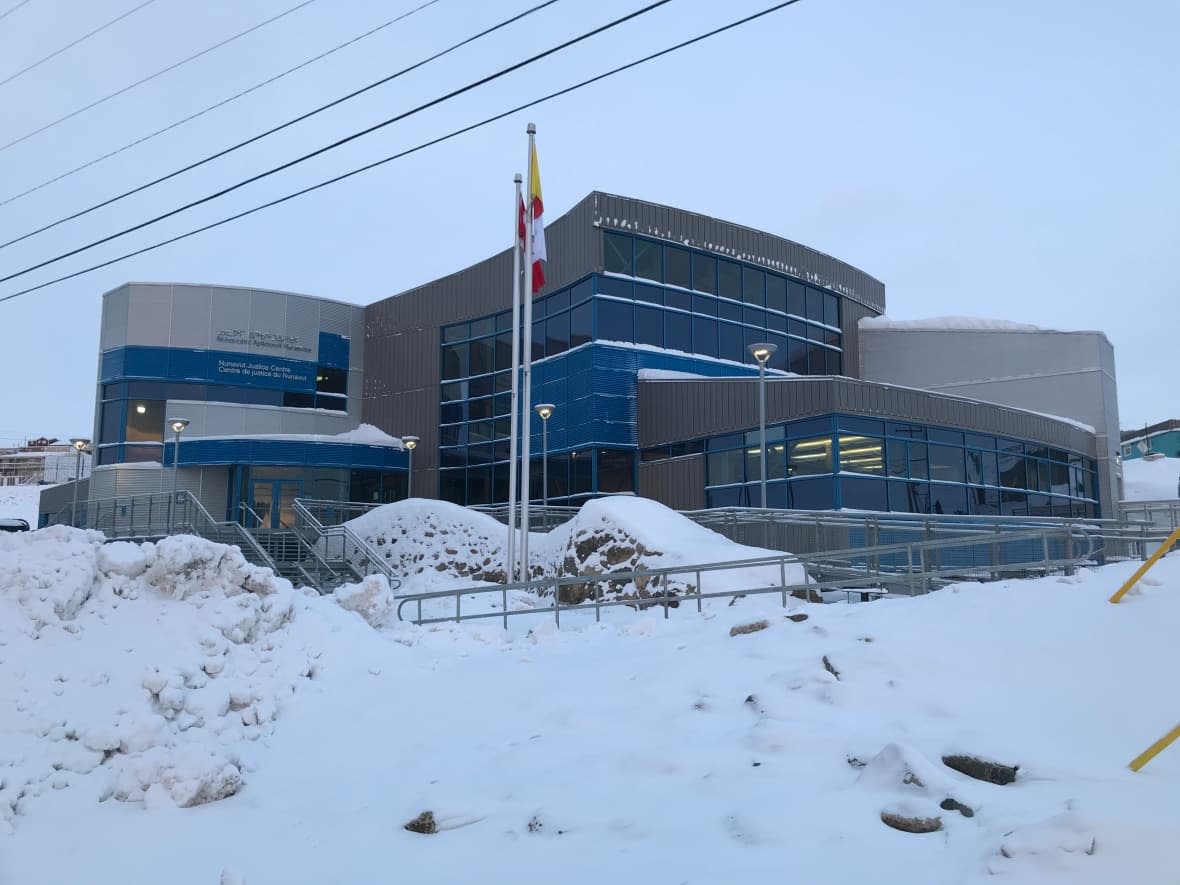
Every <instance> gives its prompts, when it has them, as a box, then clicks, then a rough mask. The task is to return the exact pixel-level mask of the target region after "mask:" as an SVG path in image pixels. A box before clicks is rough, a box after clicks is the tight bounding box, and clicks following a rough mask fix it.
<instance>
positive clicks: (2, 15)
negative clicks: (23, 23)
mask: <svg viewBox="0 0 1180 885" xmlns="http://www.w3.org/2000/svg"><path fill="white" fill-rule="evenodd" d="M28 2H29V0H20V3H18V4H16V6H10V7H9V8H8V9H6V10H4V11H3V12H0V20H3V19H6V18H8V17H9V16H10V15H12V14H13V13H14V12H16V11H17V10H18V9H20V8H21V7H22V6H24V5H25V4H26V3H28Z"/></svg>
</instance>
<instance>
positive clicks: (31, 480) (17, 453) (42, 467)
mask: <svg viewBox="0 0 1180 885" xmlns="http://www.w3.org/2000/svg"><path fill="white" fill-rule="evenodd" d="M79 469H80V470H81V477H82V478H83V479H84V478H86V477H87V476H89V475H90V455H89V454H87V453H83V455H82V459H81V465H80V467H79V461H78V453H77V452H76V451H75V450H74V448H73V447H72V446H69V445H65V444H59V443H58V441H57V440H56V439H49V438H46V437H39V438H37V439H31V440H29V441H28V442H27V443H25V445H23V446H19V447H16V448H10V449H0V486H19V485H54V484H57V483H63V482H70V481H71V480H73V479H74V478H75V476H76V475H77V473H78V471H79Z"/></svg>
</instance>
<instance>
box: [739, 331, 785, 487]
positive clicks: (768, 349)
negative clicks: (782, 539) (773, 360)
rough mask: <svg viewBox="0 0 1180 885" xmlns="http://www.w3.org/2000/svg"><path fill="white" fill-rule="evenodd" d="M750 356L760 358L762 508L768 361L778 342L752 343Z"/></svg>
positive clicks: (759, 433)
mask: <svg viewBox="0 0 1180 885" xmlns="http://www.w3.org/2000/svg"><path fill="white" fill-rule="evenodd" d="M746 350H748V351H749V352H750V356H752V357H754V359H756V360H758V448H759V461H760V464H761V472H760V474H759V476H760V485H761V489H762V509H763V510H765V509H766V363H767V362H768V361H769V360H770V357H771V354H773V353H774V352H775V351H776V350H778V345H777V344H751V345H750V346H749V347H747V348H746Z"/></svg>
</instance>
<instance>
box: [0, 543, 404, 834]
mask: <svg viewBox="0 0 1180 885" xmlns="http://www.w3.org/2000/svg"><path fill="white" fill-rule="evenodd" d="M386 589H388V588H386ZM308 601H309V600H308V598H307V597H305V596H304V595H303V594H301V593H298V592H296V591H295V590H294V589H293V588H292V586H291V584H290V582H288V581H286V580H285V579H282V578H278V577H276V576H275V575H274V574H273V573H272V572H270V571H269V570H266V569H260V568H258V567H256V566H254V565H251V564H250V563H249V562H247V561H246V560H245V559H244V558H243V557H242V554H241V552H240V551H239V550H238V548H236V547H227V546H225V545H221V544H214V543H212V542H209V541H205V540H202V539H200V538H196V537H192V536H176V537H170V538H165V539H163V540H162V541H160V542H159V543H157V544H151V543H145V544H131V543H127V542H118V543H113V544H104V543H103V537H102V535H101V534H99V533H97V532H87V531H82V530H78V529H72V528H68V527H65V526H55V527H51V528H48V529H44V530H42V531H38V532H29V533H21V534H11V535H0V705H2V706H3V708H4V709H5V710H6V711H8V712H7V713H6V718H5V720H4V724H3V727H2V728H0V737H3V738H4V748H5V753H4V758H5V760H6V763H7V764H6V766H5V767H3V768H0V830H3V829H4V828H5V827H7V828H9V829H13V828H15V827H17V826H19V820H20V819H21V818H22V817H23V816H25V815H27V814H29V813H31V809H33V808H35V807H36V805H37V804H38V801H39V797H41V796H42V794H43V793H44V792H45V791H46V790H47V789H52V790H55V791H57V790H65V789H80V790H83V791H85V792H87V793H89V794H90V795H91V796H93V797H94V798H95V799H98V800H100V801H101V800H103V799H108V798H113V799H115V800H116V801H120V802H134V803H143V804H144V807H151V808H161V807H168V806H180V807H188V806H193V805H201V804H205V803H209V802H215V801H218V800H219V799H223V798H226V797H228V796H232V795H233V794H235V793H236V792H237V791H238V790H239V789H241V788H242V785H243V783H244V775H243V770H244V769H243V763H242V761H241V758H240V756H241V754H242V749H241V748H242V747H244V746H248V745H250V744H251V743H252V742H253V741H256V740H257V739H258V738H259V737H265V736H268V735H270V734H271V733H272V731H273V727H274V722H275V721H276V719H277V718H278V716H279V713H280V710H281V708H282V705H283V703H284V702H285V701H286V699H287V698H289V697H290V696H291V695H292V694H293V693H294V692H295V690H296V688H297V687H298V685H299V684H300V683H301V682H302V681H303V679H305V678H306V677H307V676H308V675H309V673H310V671H311V665H310V664H309V655H308V653H306V652H301V651H300V650H299V649H298V647H296V648H294V649H292V648H288V649H287V650H286V651H285V652H284V651H283V650H282V648H283V645H284V638H289V634H290V631H291V629H292V624H293V622H294V619H295V612H296V608H297V605H299V604H306V603H307V602H308Z"/></svg>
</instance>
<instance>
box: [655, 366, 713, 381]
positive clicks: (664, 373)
mask: <svg viewBox="0 0 1180 885" xmlns="http://www.w3.org/2000/svg"><path fill="white" fill-rule="evenodd" d="M706 377H708V376H707V375H698V374H697V373H696V372H677V371H675V370H674V369H640V370H639V380H640V381H699V380H700V379H702V378H706Z"/></svg>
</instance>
